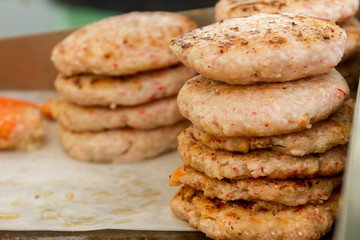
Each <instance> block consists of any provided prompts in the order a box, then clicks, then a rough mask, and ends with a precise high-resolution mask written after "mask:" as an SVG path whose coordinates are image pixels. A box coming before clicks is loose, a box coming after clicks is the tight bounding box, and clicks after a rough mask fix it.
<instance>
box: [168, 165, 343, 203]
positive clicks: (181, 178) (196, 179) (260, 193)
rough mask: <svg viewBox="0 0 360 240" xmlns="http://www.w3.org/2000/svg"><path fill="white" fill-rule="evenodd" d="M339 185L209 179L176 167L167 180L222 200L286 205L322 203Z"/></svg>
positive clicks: (329, 181)
mask: <svg viewBox="0 0 360 240" xmlns="http://www.w3.org/2000/svg"><path fill="white" fill-rule="evenodd" d="M341 182H342V177H341V176H340V177H339V176H337V177H332V178H311V179H286V180H277V179H253V178H248V179H242V180H229V179H222V180H218V179H213V178H210V177H208V176H206V174H204V173H201V172H198V171H196V170H194V169H193V168H191V167H188V166H183V167H180V168H178V169H177V170H176V171H175V172H173V174H172V175H171V176H170V177H169V183H170V185H171V186H178V185H181V184H185V185H188V186H190V187H192V188H195V189H197V190H201V191H203V192H204V195H205V196H207V197H211V198H219V199H222V200H224V201H234V200H246V201H252V200H263V201H270V202H274V203H280V204H284V205H286V206H298V205H304V204H308V203H323V202H324V201H326V200H328V199H329V198H330V196H331V194H332V192H333V190H334V189H336V188H337V187H338V186H339V185H340V184H341Z"/></svg>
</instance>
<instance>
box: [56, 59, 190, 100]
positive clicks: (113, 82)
mask: <svg viewBox="0 0 360 240" xmlns="http://www.w3.org/2000/svg"><path fill="white" fill-rule="evenodd" d="M195 75H196V73H195V72H194V71H193V70H192V69H190V68H188V67H185V66H184V65H182V64H181V65H178V66H175V67H172V68H167V69H163V70H158V71H151V72H146V73H141V74H137V75H133V76H128V77H105V76H96V75H80V76H73V77H65V76H64V75H61V74H60V75H58V77H57V78H56V80H55V87H56V89H57V90H58V92H59V93H60V94H61V95H63V96H64V97H65V98H66V99H67V100H68V101H70V102H73V103H76V104H78V105H84V106H93V105H99V106H112V107H114V106H116V105H125V106H133V105H138V104H142V103H146V102H150V101H153V100H155V99H159V98H163V97H169V96H175V95H176V94H177V93H178V92H179V90H180V89H181V87H182V86H183V85H184V83H185V82H186V81H187V80H189V79H190V78H192V77H193V76H195Z"/></svg>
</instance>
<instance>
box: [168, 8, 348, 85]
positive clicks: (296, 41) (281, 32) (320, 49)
mask: <svg viewBox="0 0 360 240" xmlns="http://www.w3.org/2000/svg"><path fill="white" fill-rule="evenodd" d="M345 45H346V33H345V31H344V30H343V29H342V28H340V27H339V26H337V25H336V24H335V23H332V22H330V21H326V20H322V19H317V18H312V17H304V16H295V15H283V14H257V15H253V16H249V17H243V18H234V19H228V20H224V21H221V22H218V23H214V24H212V25H209V26H206V27H202V28H199V29H196V30H193V31H191V32H189V33H187V34H184V35H182V36H179V37H177V38H175V39H174V40H172V42H171V49H172V50H173V52H174V53H175V54H176V56H177V57H178V58H179V59H180V61H181V62H183V63H184V64H185V65H187V66H189V67H192V68H194V69H195V70H196V71H197V72H198V73H200V74H202V75H203V76H205V77H207V78H210V79H213V80H218V81H223V82H227V83H229V84H240V85H247V84H252V83H256V82H285V81H290V80H296V79H300V78H304V77H307V76H312V75H317V74H322V73H326V72H327V71H329V70H330V69H332V68H333V67H334V66H336V65H337V64H338V63H339V62H340V60H341V58H342V56H343V54H344V50H345Z"/></svg>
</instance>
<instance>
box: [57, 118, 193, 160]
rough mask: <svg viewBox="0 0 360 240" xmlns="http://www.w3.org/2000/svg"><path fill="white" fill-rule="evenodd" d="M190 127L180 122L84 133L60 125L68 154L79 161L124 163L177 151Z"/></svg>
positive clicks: (62, 141) (60, 131)
mask: <svg viewBox="0 0 360 240" xmlns="http://www.w3.org/2000/svg"><path fill="white" fill-rule="evenodd" d="M59 125H60V124H59ZM188 125H189V124H188V122H180V123H177V124H174V125H172V126H168V127H160V128H156V129H151V130H140V129H130V128H129V129H117V130H109V131H103V132H82V133H76V132H71V131H69V130H67V129H66V128H64V127H63V126H61V125H60V126H59V134H60V140H61V143H62V145H63V148H64V149H65V152H67V154H68V155H69V156H70V157H72V158H74V159H76V160H79V161H84V162H98V163H124V162H137V161H140V160H144V159H147V158H151V157H155V156H157V155H160V154H161V153H164V152H167V151H170V150H172V149H175V148H176V146H177V141H176V136H177V135H178V134H179V133H180V132H181V131H182V130H183V129H184V128H186V127H187V126H188Z"/></svg>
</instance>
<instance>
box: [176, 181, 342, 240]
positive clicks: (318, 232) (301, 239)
mask: <svg viewBox="0 0 360 240" xmlns="http://www.w3.org/2000/svg"><path fill="white" fill-rule="evenodd" d="M339 198H340V194H339V193H337V194H333V196H332V197H331V198H330V199H329V200H328V201H326V202H325V203H324V204H308V205H304V206H297V207H286V206H283V205H280V204H271V203H268V202H263V201H256V202H244V201H233V202H224V201H222V200H218V199H211V198H207V197H205V196H204V195H203V193H202V192H201V191H196V190H195V189H193V188H190V187H186V186H185V187H182V188H181V189H180V190H179V191H178V192H177V193H176V195H175V196H174V198H173V199H172V200H171V203H170V205H171V210H172V211H173V213H174V214H175V215H176V216H177V217H179V218H181V219H183V220H187V221H188V222H189V224H190V226H192V227H194V228H197V229H199V230H200V231H201V232H204V233H205V234H206V235H207V236H208V237H209V238H212V239H239V240H255V239H257V240H259V239H261V240H273V239H274V240H275V239H276V240H279V239H283V240H285V239H286V240H305V239H313V240H315V239H319V238H321V237H322V236H323V235H325V234H326V233H327V232H329V231H330V230H331V228H332V226H333V224H334V221H335V219H336V216H337V214H338V210H339Z"/></svg>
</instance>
